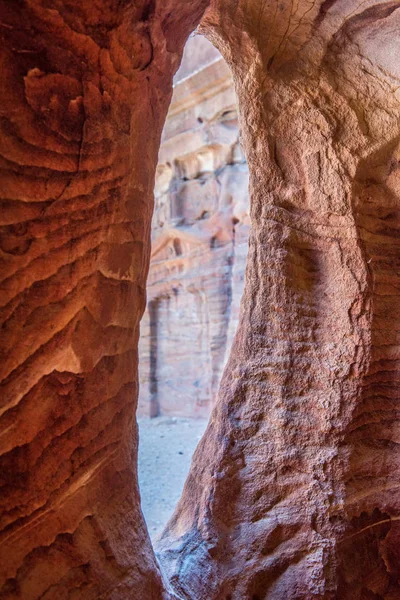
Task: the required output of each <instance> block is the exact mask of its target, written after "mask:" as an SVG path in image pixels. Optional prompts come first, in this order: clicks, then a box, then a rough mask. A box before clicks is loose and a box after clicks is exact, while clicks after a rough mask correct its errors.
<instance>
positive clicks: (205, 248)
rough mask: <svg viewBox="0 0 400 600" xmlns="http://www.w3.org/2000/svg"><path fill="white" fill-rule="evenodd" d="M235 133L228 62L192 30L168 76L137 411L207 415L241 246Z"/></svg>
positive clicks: (244, 191)
mask: <svg viewBox="0 0 400 600" xmlns="http://www.w3.org/2000/svg"><path fill="white" fill-rule="evenodd" d="M238 138H239V129H238V122H237V107H236V98H235V92H234V89H233V82H232V77H231V75H230V72H229V69H228V66H227V65H226V63H225V62H224V60H223V58H222V57H221V55H220V54H219V53H218V52H217V50H216V49H215V48H214V47H213V46H212V45H211V43H210V42H209V41H208V40H207V39H206V38H204V37H202V36H199V35H195V36H193V37H191V38H190V39H189V40H188V42H187V44H186V47H185V52H184V56H183V61H182V64H181V66H180V68H179V71H178V73H177V74H176V76H175V86H174V93H173V97H172V102H171V106H170V110H169V114H168V117H167V121H166V124H165V126H164V133H163V137H162V141H161V147H160V152H159V164H158V167H157V172H156V185H155V212H154V216H153V225H152V238H153V239H152V254H151V261H150V271H149V276H148V280H147V301H148V307H147V310H146V312H145V314H144V316H143V319H142V322H141V326H140V327H141V337H140V342H139V365H140V368H139V373H140V378H139V404H138V412H139V414H145V415H150V416H155V415H158V414H172V415H182V416H190V417H193V416H194V417H197V416H208V415H209V414H210V409H211V406H212V404H213V402H214V400H215V398H216V395H217V391H218V385H219V382H220V379H221V374H222V369H223V367H224V364H225V362H226V359H227V357H228V355H229V352H230V348H231V344H232V339H233V336H234V332H235V330H236V327H237V323H238V315H239V304H240V298H241V295H242V292H243V283H244V269H245V263H246V254H247V244H248V232H249V214H248V213H249V197H248V168H247V163H246V160H245V158H244V156H243V153H242V151H241V148H240V145H239V141H238ZM189 348H190V352H189V351H188V349H189Z"/></svg>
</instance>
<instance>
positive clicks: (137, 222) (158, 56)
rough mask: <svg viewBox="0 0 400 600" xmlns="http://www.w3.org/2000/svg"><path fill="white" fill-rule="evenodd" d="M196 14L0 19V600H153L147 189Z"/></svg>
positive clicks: (123, 11)
mask: <svg viewBox="0 0 400 600" xmlns="http://www.w3.org/2000/svg"><path fill="white" fill-rule="evenodd" d="M204 6H205V2H202V1H197V0H196V1H191V2H190V4H189V5H187V4H185V3H175V2H170V1H168V0H167V1H164V2H163V3H157V6H156V5H155V3H152V2H147V1H146V0H138V1H135V2H119V1H117V0H115V1H114V0H99V1H97V2H89V1H85V0H84V1H79V2H78V1H75V0H72V1H68V0H66V1H62V0H50V1H47V0H43V1H42V0H32V1H30V0H26V1H21V2H20V1H17V2H9V1H7V0H2V1H1V2H0V31H1V54H0V57H1V58H0V60H1V68H0V80H1V84H0V90H1V103H0V190H1V210H0V219H1V231H0V261H1V267H0V270H1V278H2V283H1V289H0V305H1V315H0V320H1V323H2V327H1V330H0V349H1V350H0V352H1V354H0V358H1V360H0V367H1V374H0V380H1V392H0V407H1V412H0V414H1V422H0V428H1V430H0V431H1V432H0V455H1V456H0V485H1V493H0V494H1V497H0V506H1V508H0V514H1V521H0V531H1V533H0V598H1V599H2V600H6V599H7V600H11V599H12V600H14V599H15V600H17V599H23V600H37V599H39V598H40V599H42V600H50V599H53V598H57V599H60V598H65V599H66V598H68V599H73V598H80V599H84V600H90V599H93V600H97V599H98V598H105V599H109V598H110V599H111V598H112V599H114V598H115V599H117V598H118V599H119V598H137V599H138V600H139V599H140V600H144V599H146V600H147V599H156V598H157V599H159V598H170V597H173V596H172V594H169V592H167V591H166V588H165V585H164V584H163V583H162V579H161V575H160V571H159V568H158V566H157V565H156V561H155V558H154V554H153V551H152V549H151V545H150V541H149V538H148V534H147V530H146V526H145V524H144V521H143V517H142V514H141V511H140V506H139V492H138V486H137V474H136V462H137V432H136V425H135V422H134V414H135V407H136V398H137V342H138V333H139V321H140V318H141V315H142V313H143V310H144V308H145V285H146V275H147V269H148V260H149V254H150V219H151V214H152V202H153V187H154V173H155V168H156V163H157V152H158V148H159V143H160V136H161V131H162V126H163V122H164V119H165V115H166V112H167V109H168V105H169V102H170V98H171V93H172V77H173V74H174V72H175V71H176V69H177V68H178V66H179V62H180V58H181V53H182V51H183V46H184V43H185V41H186V38H187V36H188V35H189V33H190V31H192V30H193V28H194V27H195V26H196V24H197V22H198V20H199V18H200V16H201V14H202V12H203V10H204Z"/></svg>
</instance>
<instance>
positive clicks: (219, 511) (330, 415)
mask: <svg viewBox="0 0 400 600" xmlns="http://www.w3.org/2000/svg"><path fill="white" fill-rule="evenodd" d="M0 17H1V18H0V32H1V39H0V61H1V68H0V93H1V102H0V116H1V118H0V192H1V198H0V202H1V211H0V227H1V229H0V261H1V262H0V264H1V286H0V321H1V328H0V348H1V357H0V358H1V361H0V382H1V393H0V419H1V421H0V485H1V498H0V502H1V505H0V507H1V511H0V598H1V600H19V599H22V600H38V599H40V600H53V599H54V600H56V599H57V600H58V599H60V598H63V599H68V600H98V599H101V600H120V599H121V600H123V599H130V600H133V599H134V600H143V599H146V600H172V599H174V600H177V599H178V600H260V599H262V600H264V599H266V600H287V599H291V600H313V599H316V600H317V599H318V600H333V599H335V600H336V599H337V600H397V599H398V598H400V558H399V547H400V529H399V522H400V495H399V483H398V481H399V470H400V458H399V452H400V450H399V449H400V446H399V439H400V435H399V414H400V412H399V381H400V369H399V366H400V348H399V331H400V324H399V311H398V306H399V290H400V286H399V250H400V248H399V240H400V235H399V232H400V209H399V206H400V175H399V174H400V168H399V167H400V130H399V122H400V95H399V90H400V66H399V65H400V63H399V61H398V57H399V55H400V34H399V31H400V4H399V2H398V0H363V1H360V0H315V1H314V2H309V1H308V0H298V1H296V2H292V1H289V0H280V1H279V2H275V0H191V1H190V2H185V1H178V0H163V1H158V0H155V1H150V0H137V1H135V2H132V1H131V0H124V1H123V2H120V1H117V0H97V1H96V2H89V1H88V0H83V1H81V0H79V2H78V0H19V1H18V2H10V1H9V0H0ZM198 24H200V29H201V31H202V32H203V33H204V34H205V35H206V36H207V37H208V39H210V40H211V41H212V43H213V44H214V45H215V46H216V47H217V48H218V49H219V51H220V52H221V54H222V56H223V57H224V59H225V61H226V63H227V64H228V65H229V68H230V69H231V72H232V77H233V81H234V86H235V90H236V95H237V98H238V114H239V129H240V140H241V145H242V147H243V151H244V153H245V155H246V160H247V165H248V171H249V196H250V217H251V230H250V233H249V251H248V257H247V265H246V277H245V285H244V293H243V300H242V303H241V310H240V313H239V324H238V329H237V334H236V336H235V339H234V342H233V344H232V348H231V352H230V355H229V359H228V362H227V364H226V367H225V370H224V374H223V377H222V380H221V384H220V387H219V391H218V394H217V399H216V401H215V402H214V406H213V409H212V412H211V417H210V421H209V424H208V427H207V429H206V432H205V435H204V436H203V438H202V440H201V442H200V444H199V446H198V447H197V449H196V451H195V455H194V459H193V462H192V466H191V470H190V473H189V476H188V478H187V481H186V483H185V487H184V490H183V494H182V497H181V499H180V501H179V503H178V505H177V507H176V510H175V512H174V514H173V516H172V517H171V519H170V521H169V523H168V524H167V527H166V529H165V531H164V533H163V535H162V538H161V540H160V543H159V544H158V545H157V557H156V555H155V552H154V550H153V547H152V545H151V543H150V539H149V535H148V531H147V528H146V525H145V522H144V520H143V515H142V512H141V508H140V495H139V490H138V481H137V442H138V433H137V425H136V421H135V412H136V408H137V398H138V341H139V323H140V319H141V317H142V315H143V312H144V311H145V306H146V280H147V274H148V271H149V264H150V254H151V246H150V240H151V218H152V214H153V198H154V196H153V191H154V182H155V176H156V168H157V161H158V152H159V148H160V143H161V135H162V129H163V125H164V121H165V118H166V115H167V111H168V108H169V105H170V101H171V97H172V93H173V88H172V84H173V77H174V74H175V73H176V71H177V69H178V67H179V64H180V62H181V57H182V53H183V49H184V45H185V42H186V40H187V38H188V36H189V35H190V34H191V32H193V31H194V29H195V28H196V27H197V25H198ZM183 81H184V80H183ZM183 87H184V86H183ZM177 88H179V84H177V86H176V89H177ZM181 89H183V88H182V86H181ZM183 93H184V92H183ZM189 112H190V111H189ZM216 116H217V115H216V114H210V115H208V117H209V118H210V119H211V121H210V123H211V124H213V125H215V127H219V128H221V129H223V130H226V131H229V132H231V131H232V130H231V129H230V128H229V126H227V125H226V123H225V125H224V122H223V118H222V119H221V117H223V114H222V115H220V117H218V118H216V119H215V121H214V120H213V119H214V117H216ZM227 116H228V117H229V113H228V115H227ZM228 120H229V119H228ZM171 122H172V121H171ZM200 125H202V124H200V123H199V126H200ZM189 129H193V127H192V126H190V127H189ZM206 129H207V121H206V122H205V125H204V128H203V127H202V128H199V134H200V141H199V142H198V146H197V145H196V146H195V147H194V148H192V147H190V148H182V150H180V151H179V157H180V160H178V161H177V163H176V164H173V163H171V168H172V167H173V175H171V174H169V171H168V168H169V167H168V164H167V163H168V162H169V161H168V159H167V158H165V159H164V158H161V165H166V166H167V168H166V169H165V167H164V169H165V172H164V175H163V173H162V172H160V170H159V173H158V177H157V182H158V183H157V185H158V188H157V189H158V191H157V195H158V199H157V201H158V204H159V208H158V209H157V210H156V212H155V214H156V218H157V215H159V217H160V219H161V221H162V222H163V223H164V224H165V225H163V228H164V229H165V232H162V231H161V229H162V228H161V227H160V228H159V230H160V238H159V242H157V241H155V243H154V247H153V248H154V250H157V248H158V251H159V252H160V254H159V257H160V258H161V256H162V252H163V251H164V250H163V248H165V252H166V253H168V252H169V251H170V250H169V248H171V252H173V253H174V254H172V255H171V258H170V260H171V278H172V277H173V275H172V273H173V269H178V270H179V264H180V262H179V261H187V263H190V262H191V261H193V260H194V258H195V256H197V254H196V253H197V252H198V253H199V254H198V256H200V255H201V248H202V244H200V243H199V244H198V245H197V241H198V240H199V239H203V237H202V236H203V235H204V238H205V239H207V238H209V236H210V233H211V232H212V237H214V238H215V244H214V247H213V249H212V253H210V249H208V250H207V252H204V255H202V260H204V262H205V263H208V264H210V262H208V261H211V258H210V257H211V256H212V257H215V260H214V258H213V263H214V265H215V269H216V270H220V269H222V270H223V269H225V267H226V262H227V260H228V259H227V254H228V253H229V252H233V228H232V227H231V225H232V223H233V221H234V220H235V217H234V215H233V213H234V211H235V210H236V209H237V205H236V204H235V202H233V203H232V209H231V205H230V204H229V201H226V197H224V196H223V195H222V196H221V194H220V195H218V194H217V196H215V195H213V193H211V192H210V196H209V199H210V203H209V206H208V207H207V212H209V213H210V214H211V213H213V214H211V216H210V217H208V216H207V215H205V214H203V213H202V212H201V210H200V209H199V207H200V205H201V203H202V202H203V200H201V201H200V198H202V195H201V193H200V192H197V191H196V194H197V193H199V196H198V197H199V204H198V205H196V203H194V204H193V205H189V204H188V203H186V194H187V192H185V189H191V193H192V191H193V189H194V190H197V187H199V189H200V188H201V183H202V177H203V175H202V170H203V169H204V168H206V169H212V171H211V170H207V173H210V174H211V172H214V173H216V172H217V171H218V169H219V168H221V169H222V170H224V169H225V171H226V180H227V181H230V177H233V175H232V173H234V172H235V169H241V168H243V165H242V163H241V162H240V161H239V162H237V159H236V158H233V157H234V156H235V157H236V156H237V155H236V154H235V152H236V150H235V148H236V147H237V146H236V142H235V143H234V140H233V139H231V138H229V139H228V141H227V142H226V143H225V142H224V143H222V144H220V146H218V145H216V146H214V147H213V148H212V150H211V149H210V148H208V141H207V140H205V139H204V137H203V135H204V133H205V131H206ZM235 135H237V134H236V133H235ZM171 136H172V137H171V139H173V137H174V136H173V135H172V132H171ZM164 140H165V138H164ZM218 143H219V142H218ZM203 147H206V148H205V151H204V153H203V152H201V153H200V155H199V150H198V149H199V148H203ZM166 149H167V147H166V146H165V141H164V146H163V152H164V150H165V152H166ZM186 150H187V151H186ZM167 155H168V153H167V154H165V156H167ZM188 155H189V158H188ZM228 155H229V157H228ZM207 165H208V166H207ZM161 171H162V169H161ZM221 173H222V171H221ZM163 176H165V179H166V180H167V181H169V183H168V186H169V185H170V183H171V186H172V187H171V191H172V188H174V190H175V191H176V195H175V196H174V197H175V198H177V199H178V201H177V202H176V203H175V204H174V205H173V206H174V208H173V214H172V215H171V221H168V220H167V219H165V217H164V216H162V208H161V205H162V193H161V190H162V189H163V184H162V181H163ZM185 177H187V179H185ZM218 177H219V175H218ZM160 178H161V179H160ZM209 179H210V182H209V185H210V186H211V188H212V187H213V185H214V183H213V181H214V179H213V176H212V175H211V176H210V177H209ZM172 180H173V181H172ZM204 185H207V182H206V183H205V184H204ZM160 186H161V187H160ZM227 187H229V186H228V183H227ZM235 187H236V185H235ZM174 193H175V192H174ZM193 193H194V192H193ZM196 194H194V195H195V196H196ZM196 197H197V196H196ZM227 197H229V190H228V192H227ZM215 198H218V201H216V200H215ZM224 198H225V199H224ZM235 206H236V208H234V207H235ZM213 211H214V212H213ZM225 211H226V213H225ZM239 212H240V211H239ZM199 213H200V214H199ZM231 213H232V214H231ZM225 214H226V215H227V216H228V219H227V220H228V221H229V220H230V226H229V227H228V226H227V225H226V227H225V221H224V215H225ZM215 215H216V216H215ZM199 216H200V217H201V216H203V217H204V218H200V219H199V218H198V217H199ZM214 216H215V220H216V221H219V225H218V227H220V229H218V232H219V233H218V232H216V231H215V230H214V229H213V222H214V221H213V217H214ZM175 217H176V218H178V220H179V221H180V222H179V223H178V222H173V218H175ZM181 220H182V221H181ZM239 221H240V219H239ZM203 227H204V230H203ZM240 227H242V225H240V226H238V228H237V229H238V230H239V229H240ZM243 227H244V225H243ZM173 230H176V233H175V231H173ZM167 231H169V233H166V232H167ZM183 232H185V235H183ZM235 232H236V228H235ZM164 233H166V237H165V238H164V240H165V244H164V242H162V238H163V235H164ZM225 236H227V237H226V238H225ZM229 236H230V237H229ZM238 237H239V236H238ZM170 240H171V241H170ZM193 240H197V241H196V244H194V242H193ZM174 242H175V243H174ZM163 244H164V245H163ZM185 244H188V245H189V247H190V244H193V246H192V247H193V250H190V252H189V251H187V250H186V246H185ZM194 247H196V248H197V249H196V251H195V250H194ZM205 247H206V245H204V248H205ZM237 247H238V244H237V240H236V233H235V249H236V248H237ZM225 252H226V254H224V253H225ZM182 257H183V258H182ZM166 258H168V257H167V256H164V258H163V260H164V259H166ZM166 262H168V261H166ZM156 264H157V261H154V260H153V266H152V272H151V276H150V286H149V290H150V295H151V294H152V291H151V290H152V288H153V289H154V292H155V293H154V296H153V297H152V298H153V299H154V300H156V304H154V305H153V309H152V311H153V312H155V311H156V309H157V310H158V309H160V306H161V309H160V310H162V311H164V314H165V315H167V317H168V314H169V311H168V309H167V305H166V304H165V302H164V305H162V301H161V300H160V299H161V298H163V293H162V286H163V285H165V289H166V292H167V294H166V296H168V289H169V286H170V281H169V275H168V276H167V275H166V274H165V270H164V274H163V276H162V277H160V278H158V275H157V269H156ZM238 264H239V263H238ZM233 266H234V264H233V265H232V267H233ZM227 281H228V280H227ZM231 282H232V283H231V285H232V287H234V278H233V279H232V278H231ZM182 285H183V284H182ZM201 285H205V284H201ZM201 285H200V283H199V281H198V279H197V275H196V276H194V281H193V289H196V290H200V289H201ZM212 287H213V286H212V285H211V284H210V288H209V298H208V302H209V306H210V322H212V319H214V318H215V319H216V320H218V319H220V315H221V314H222V310H221V307H218V306H219V305H218V303H219V300H218V299H217V298H218V294H217V293H216V292H215V289H214V291H211V290H212ZM193 296H195V294H193ZM211 296H212V298H213V300H212V301H211ZM152 298H150V300H151V299H152ZM178 298H179V295H178ZM214 300H215V302H214ZM170 301H171V302H172V301H174V300H173V299H171V300H170ZM157 302H158V303H159V304H160V303H161V304H160V306H158V307H157ZM197 302H198V305H199V306H200V304H201V303H200V301H199V299H198V298H197ZM206 305H207V303H203V307H204V306H206ZM186 309H187V306H182V311H183V317H184V318H183V321H185V322H189V316H188V313H187V312H185V311H186ZM213 311H214V312H213ZM218 315H219V316H218ZM217 317H218V319H217ZM149 321H150V322H151V316H150V317H149ZM167 321H168V318H167ZM153 322H156V323H157V322H158V321H157V320H154V319H153ZM163 322H164V321H163ZM224 331H225V333H224V334H223V336H226V338H229V326H228V328H226V326H225V329H224ZM221 332H222V330H219V329H218V327H217V326H216V327H215V329H213V330H212V331H211V330H210V340H211V342H212V341H213V340H214V346H213V348H214V350H215V353H214V355H213V354H212V353H210V355H209V357H208V358H209V364H210V367H209V369H208V370H207V374H206V375H205V378H204V385H207V386H209V389H210V397H211V399H212V395H213V393H214V392H215V388H214V387H213V386H214V379H213V378H214V377H216V376H217V374H219V373H220V369H221V365H222V364H223V361H224V357H223V356H222V355H223V354H224V353H225V350H226V347H227V345H226V343H225V341H224V339H223V336H222V333H221ZM161 334H162V336H164V337H165V335H166V334H165V332H163V331H161ZM145 335H146V333H145ZM147 336H150V333H147ZM152 337H153V338H154V335H153V336H152ZM153 341H154V340H153ZM175 347H176V346H175ZM200 348H202V346H200ZM178 350H179V349H178ZM188 350H190V349H188ZM200 353H204V351H203V350H200ZM159 366H160V368H161V370H163V369H164V366H163V364H162V362H161V363H160V364H159ZM153 368H154V366H153ZM157 368H158V367H157ZM154 371H156V369H155V368H154ZM188 371H189V374H190V369H188ZM148 372H150V368H149V369H148ZM163 376H165V373H164V372H163ZM148 377H149V380H150V379H151V378H150V375H148ZM153 379H154V378H153ZM157 381H158V380H157ZM150 383H152V382H151V381H150ZM150 383H149V385H150ZM184 385H185V386H186V385H187V386H191V387H193V382H192V375H191V374H190V375H188V377H187V381H186V382H185V383H184ZM194 387H195V386H194ZM150 400H151V398H150V397H148V401H147V407H148V408H147V409H146V410H147V412H148V413H150V412H151V410H154V409H153V408H151V402H150ZM203 400H204V399H203V398H202V397H199V398H198V399H197V398H196V400H195V404H194V405H192V406H189V408H190V410H191V411H194V410H195V409H196V402H197V401H198V402H199V403H200V404H201V403H202V402H203ZM157 402H160V403H162V397H161V396H160V397H159V398H158V399H157ZM145 403H146V401H145ZM179 405H180V407H181V408H182V406H184V407H185V409H187V408H188V407H187V404H184V403H183V402H182V401H181V400H179Z"/></svg>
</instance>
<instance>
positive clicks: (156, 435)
mask: <svg viewBox="0 0 400 600" xmlns="http://www.w3.org/2000/svg"><path fill="white" fill-rule="evenodd" d="M138 425H139V486H140V493H141V497H142V510H143V513H144V516H145V519H146V522H147V527H148V529H149V532H150V537H151V538H152V539H153V540H154V539H155V538H156V537H157V536H158V534H160V533H161V531H162V529H163V528H164V526H165V524H166V522H167V521H168V519H169V517H170V516H171V515H172V512H173V510H174V508H175V506H176V503H177V502H178V500H179V498H180V495H181V493H182V489H183V485H184V483H185V479H186V476H187V474H188V471H189V467H190V462H191V460H192V456H193V452H194V450H195V448H196V446H197V444H198V442H199V440H200V438H201V436H202V435H203V433H204V431H205V428H206V426H207V420H206V419H183V418H177V417H156V418H155V419H147V418H139V419H138Z"/></svg>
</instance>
